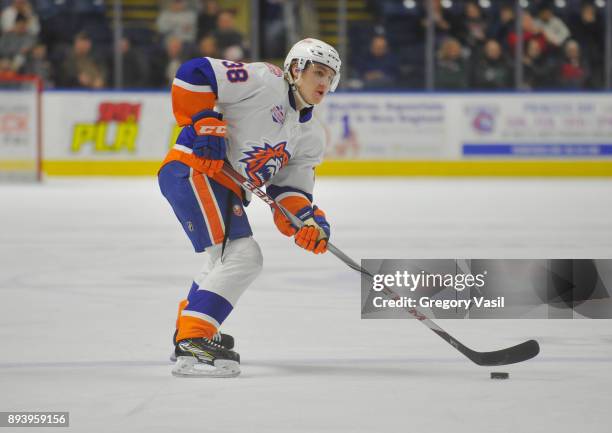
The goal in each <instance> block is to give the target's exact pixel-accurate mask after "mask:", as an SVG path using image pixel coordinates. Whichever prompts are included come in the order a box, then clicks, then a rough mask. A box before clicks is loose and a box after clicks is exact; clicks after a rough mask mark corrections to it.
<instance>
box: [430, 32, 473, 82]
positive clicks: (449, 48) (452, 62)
mask: <svg viewBox="0 0 612 433" xmlns="http://www.w3.org/2000/svg"><path fill="white" fill-rule="evenodd" d="M435 81H436V89H444V90H461V89H466V88H467V85H468V72H467V67H466V64H465V61H464V59H463V56H462V46H461V43H459V41H458V40H457V39H455V38H446V39H445V40H444V41H443V42H442V45H441V46H440V50H439V51H438V61H437V63H436V80H435Z"/></svg>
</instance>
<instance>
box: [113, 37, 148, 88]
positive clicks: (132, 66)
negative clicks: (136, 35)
mask: <svg viewBox="0 0 612 433" xmlns="http://www.w3.org/2000/svg"><path fill="white" fill-rule="evenodd" d="M119 48H120V49H121V56H122V57H121V59H122V63H123V64H122V66H123V83H122V84H123V88H126V89H138V88H143V87H148V86H149V68H148V67H147V63H146V59H145V58H144V55H143V53H142V52H141V51H140V50H139V49H138V48H135V47H133V46H132V43H131V41H130V40H129V39H128V38H127V37H125V36H124V37H122V38H121V42H120V44H119Z"/></svg>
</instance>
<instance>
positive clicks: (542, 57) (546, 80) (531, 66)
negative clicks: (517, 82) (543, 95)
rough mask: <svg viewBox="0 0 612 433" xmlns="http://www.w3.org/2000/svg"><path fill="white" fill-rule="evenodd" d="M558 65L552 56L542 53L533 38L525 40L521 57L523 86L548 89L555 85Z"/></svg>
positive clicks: (533, 88)
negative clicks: (523, 54) (525, 44)
mask: <svg viewBox="0 0 612 433" xmlns="http://www.w3.org/2000/svg"><path fill="white" fill-rule="evenodd" d="M557 70H558V66H557V64H556V62H555V61H554V59H553V57H552V56H551V55H550V54H548V53H543V52H542V48H541V46H540V43H539V42H538V41H536V40H535V39H532V40H531V41H529V42H527V47H526V49H525V56H524V57H523V77H524V80H525V82H524V87H525V88H527V89H532V90H536V89H550V88H555V87H557V80H556V75H557Z"/></svg>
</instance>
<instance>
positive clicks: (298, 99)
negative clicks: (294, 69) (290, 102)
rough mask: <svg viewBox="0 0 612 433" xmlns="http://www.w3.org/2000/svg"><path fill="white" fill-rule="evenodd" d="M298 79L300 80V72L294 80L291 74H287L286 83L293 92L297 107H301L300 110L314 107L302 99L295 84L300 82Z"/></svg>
mask: <svg viewBox="0 0 612 433" xmlns="http://www.w3.org/2000/svg"><path fill="white" fill-rule="evenodd" d="M300 78H302V71H300V72H298V77H297V79H295V80H294V79H293V77H292V76H291V72H289V73H288V74H287V82H288V83H289V86H290V87H291V91H292V92H293V96H294V97H295V100H296V102H297V105H298V106H301V107H302V108H311V107H314V104H311V103H309V102H307V101H306V99H304V97H303V96H302V94H301V93H300V89H299V88H298V86H297V83H298V81H300ZM296 108H297V107H296ZM298 111H299V110H298Z"/></svg>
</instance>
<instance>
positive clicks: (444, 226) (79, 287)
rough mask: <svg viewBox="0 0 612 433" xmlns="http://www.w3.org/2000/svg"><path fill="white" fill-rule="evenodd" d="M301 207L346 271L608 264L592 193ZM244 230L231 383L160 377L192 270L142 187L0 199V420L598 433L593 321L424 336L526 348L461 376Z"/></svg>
mask: <svg viewBox="0 0 612 433" xmlns="http://www.w3.org/2000/svg"><path fill="white" fill-rule="evenodd" d="M316 201H317V203H318V204H319V205H320V206H321V207H322V208H323V209H324V210H325V211H326V212H327V214H328V217H329V219H330V221H331V223H332V235H333V240H334V242H335V243H336V245H337V246H338V247H340V248H341V249H342V250H344V251H345V252H346V253H347V254H349V255H350V256H351V257H353V258H355V259H359V258H610V257H612V218H611V217H610V215H611V214H612V182H610V181H604V180H575V179H573V180H533V179H529V180H490V179H478V180H458V179H453V180H448V179H447V180H423V179H387V180H378V179H374V180H372V179H341V180H340V179H330V178H322V179H319V181H318V186H317V190H316ZM248 213H249V216H250V218H251V221H252V225H253V228H254V231H255V237H256V239H257V240H258V241H259V243H260V244H261V246H262V249H263V251H264V257H265V269H264V272H263V273H262V275H261V277H260V278H259V279H258V280H257V281H256V282H255V283H254V284H253V286H252V287H251V288H249V290H248V291H247V292H246V294H245V295H244V296H243V298H242V299H241V301H240V303H239V304H238V307H237V308H236V310H235V311H234V313H233V314H232V315H231V316H230V318H229V319H228V320H227V322H226V324H225V327H224V329H225V330H226V332H230V333H232V334H233V335H234V336H235V337H236V339H237V343H238V350H239V352H240V353H241V355H242V359H243V364H242V370H243V374H242V375H241V376H240V377H239V378H237V379H179V378H175V377H172V376H171V375H170V369H171V365H170V363H169V361H167V359H168V358H167V357H168V354H169V352H170V350H171V345H170V338H171V335H172V331H173V327H174V319H175V309H176V304H177V301H178V300H179V299H180V298H181V297H183V296H184V295H185V294H186V292H187V290H188V288H189V286H190V279H191V277H192V276H193V275H194V274H195V273H196V272H197V271H198V270H199V268H200V264H199V262H200V261H201V258H200V257H198V256H197V255H196V254H194V253H192V251H191V247H190V244H189V243H188V241H187V238H186V237H185V236H184V234H183V233H182V232H181V228H180V226H179V225H178V223H177V222H176V221H175V219H174V216H173V215H172V213H171V211H170V208H169V206H168V205H167V203H165V201H164V199H163V198H162V196H161V195H160V194H159V192H158V189H157V185H156V183H155V181H154V180H150V179H146V180H143V179H138V180H134V179H112V180H102V179H59V180H57V179H55V180H50V181H47V182H46V183H44V184H43V185H13V186H9V185H0V345H1V350H0V411H12V410H22V411H26V410H28V411H29V410H45V411H70V415H71V418H70V422H71V427H70V429H69V431H74V432H170V431H180V432H191V431H194V432H195V431H198V432H241V433H243V432H367V433H373V432H383V431H384V432H396V431H404V432H432V433H435V432H453V433H455V432H470V433H473V432H487V433H495V432H512V433H516V432H530V433H535V432H572V433H574V432H577V431H579V432H609V431H610V427H609V424H610V422H609V413H610V408H611V407H612V406H611V401H612V399H611V398H610V397H611V396H612V326H611V322H610V321H603V320H599V321H596V320H574V321H552V320H551V321H535V320H532V321H527V320H522V321H518V320H517V321H486V322H485V321H477V320H472V321H467V320H466V321H442V322H441V325H442V326H443V327H444V328H446V329H448V330H449V331H450V332H451V333H452V334H454V335H455V336H456V337H457V338H459V339H460V340H462V341H463V342H464V343H466V344H468V345H470V346H472V347H473V348H475V349H477V350H493V349H497V348H501V347H504V346H509V345H513V344H516V343H519V342H521V341H523V340H525V339H529V338H532V337H534V338H537V339H538V340H539V341H540V343H541V346H542V353H541V355H540V356H539V357H538V358H537V359H535V360H533V361H530V362H526V363H524V364H520V365H514V366H508V367H496V368H493V369H490V368H482V367H478V366H475V365H473V364H471V363H470V362H469V361H467V360H466V359H465V358H463V357H462V356H461V355H460V354H458V353H457V352H456V351H455V350H454V349H452V348H451V347H450V346H448V344H446V343H445V342H443V341H442V340H441V339H439V338H438V337H437V336H436V335H434V334H433V333H431V331H429V330H428V329H426V328H425V327H423V326H422V325H421V324H419V323H417V322H416V321H413V320H386V321H383V320H360V299H359V293H360V290H359V276H358V275H357V274H356V273H355V272H354V271H352V270H350V269H348V268H347V267H346V266H345V265H344V264H342V263H341V262H339V261H338V260H337V259H336V258H334V257H333V256H331V254H326V255H324V256H314V255H309V254H308V253H305V252H303V251H301V250H299V249H298V248H297V247H295V246H294V245H293V244H292V242H291V241H290V240H289V239H288V238H284V237H282V235H280V234H278V233H277V232H276V229H275V228H274V226H273V224H272V222H271V218H270V212H269V210H268V209H267V208H266V207H264V206H263V205H262V204H261V203H259V202H253V204H252V205H251V206H249V209H248ZM491 371H508V372H509V373H510V379H509V380H507V381H496V380H491V379H489V374H490V372H491ZM9 430H10V429H6V431H9ZM28 430H29V429H19V430H17V431H18V432H23V433H25V432H27V431H28ZM3 431H4V430H3ZM32 431H40V430H39V429H36V430H32Z"/></svg>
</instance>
